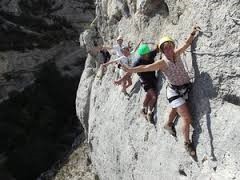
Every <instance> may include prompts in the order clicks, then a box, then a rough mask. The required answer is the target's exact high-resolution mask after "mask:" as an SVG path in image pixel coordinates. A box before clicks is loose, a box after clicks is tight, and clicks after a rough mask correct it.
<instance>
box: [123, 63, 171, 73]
mask: <svg viewBox="0 0 240 180" xmlns="http://www.w3.org/2000/svg"><path fill="white" fill-rule="evenodd" d="M122 67H123V70H124V71H126V72H130V73H138V72H149V71H157V70H162V69H164V68H165V67H166V63H165V62H164V60H158V61H156V62H154V63H152V64H149V65H140V66H136V67H132V68H130V67H128V66H127V65H125V64H122Z"/></svg>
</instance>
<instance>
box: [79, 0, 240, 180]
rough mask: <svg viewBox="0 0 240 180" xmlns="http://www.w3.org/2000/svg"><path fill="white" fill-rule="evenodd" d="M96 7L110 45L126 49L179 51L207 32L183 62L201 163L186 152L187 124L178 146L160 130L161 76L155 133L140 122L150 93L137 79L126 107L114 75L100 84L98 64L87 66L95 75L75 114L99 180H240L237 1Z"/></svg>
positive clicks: (83, 85)
mask: <svg viewBox="0 0 240 180" xmlns="http://www.w3.org/2000/svg"><path fill="white" fill-rule="evenodd" d="M96 5H97V6H96V12H97V14H96V16H97V23H96V24H97V28H98V31H99V34H100V36H101V37H102V39H103V42H104V43H106V44H108V43H114V42H115V38H116V37H117V36H118V35H119V34H120V35H122V36H123V38H124V41H125V42H127V41H128V40H131V41H132V42H137V41H138V40H139V39H140V38H143V39H144V40H145V42H152V43H157V42H158V40H159V38H160V36H163V35H170V36H172V37H174V38H175V39H176V44H177V45H179V44H180V43H181V42H182V41H184V39H185V38H186V36H188V34H189V33H190V32H191V28H192V26H193V25H194V24H195V23H197V24H198V25H199V26H201V28H202V31H201V32H200V33H199V36H198V37H197V38H196V39H195V41H194V43H193V44H192V46H191V48H189V50H188V51H187V52H186V55H185V57H184V58H185V59H186V63H187V69H188V71H189V74H190V75H191V76H192V77H193V81H194V86H193V90H192V93H191V109H192V114H193V123H192V129H191V134H192V137H193V142H194V144H195V146H196V148H197V156H198V160H197V161H193V160H192V159H191V158H190V157H189V156H188V155H187V154H186V153H185V151H184V148H183V140H182V139H183V138H182V135H181V131H180V127H181V119H179V121H178V125H177V134H178V138H177V140H175V139H174V138H172V137H171V136H170V135H169V134H167V133H165V132H164V130H163V128H162V127H163V124H164V121H165V120H166V116H167V104H168V103H167V100H166V97H165V94H166V92H165V86H166V82H165V80H164V78H163V77H162V75H161V74H160V75H159V82H158V85H159V95H158V103H157V112H156V119H157V122H156V126H154V125H152V124H150V123H148V122H146V121H145V120H144V118H143V117H141V116H140V114H139V109H140V107H141V103H142V101H143V96H144V92H143V90H142V89H141V88H140V85H139V83H138V81H137V80H138V77H137V75H134V76H133V79H134V83H133V86H132V87H131V88H130V90H131V97H130V99H128V98H126V97H125V96H123V95H122V94H121V93H120V91H119V90H118V87H116V86H114V85H113V84H112V81H113V80H114V73H113V72H112V71H111V70H110V69H109V70H108V71H107V73H106V74H105V76H104V77H103V79H102V80H98V79H95V78H94V74H93V73H92V71H95V66H94V64H95V62H93V61H91V60H90V59H89V58H88V61H89V63H90V62H91V63H90V64H91V66H92V67H91V66H87V67H86V69H85V71H84V73H85V76H82V78H81V82H80V84H79V88H78V92H77V100H76V108H77V112H78V117H79V118H80V121H81V122H82V123H83V126H84V128H85V131H86V132H87V136H88V141H89V146H90V149H91V153H90V157H91V160H92V163H93V166H94V167H95V170H96V171H97V173H98V175H99V178H100V179H104V180H105V179H109V180H110V179H111V180H113V179H114V180H120V179H124V180H128V179H129V180H130V179H131V180H134V179H135V180H147V179H152V180H155V179H156V180H159V179H162V180H165V179H196V180H202V179H221V180H227V179H240V174H239V172H240V169H239V163H240V159H239V156H238V155H237V154H238V151H239V149H240V144H239V138H238V134H239V133H240V131H239V129H240V128H239V120H240V119H239V112H240V103H239V100H240V93H239V73H240V70H239V65H240V64H239V62H240V61H239V60H240V56H239V52H240V44H239V37H240V36H239V35H240V34H239V24H240V20H239V19H240V14H239V11H238V9H239V8H240V3H239V1H237V0H233V1H231V2H229V1H206V0H203V1H192V2H189V1H180V0H174V1H169V0H165V1H158V0H136V1H129V0H128V1H126V0H122V1H117V0H102V1H100V0H99V1H96ZM152 48H153V46H152ZM81 112H82V115H81Z"/></svg>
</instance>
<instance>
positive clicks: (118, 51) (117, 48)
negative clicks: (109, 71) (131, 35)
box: [100, 36, 123, 57]
mask: <svg viewBox="0 0 240 180" xmlns="http://www.w3.org/2000/svg"><path fill="white" fill-rule="evenodd" d="M122 47H123V37H122V36H118V38H117V44H115V45H113V46H112V47H108V46H103V47H100V48H101V49H107V50H109V51H110V50H113V52H114V53H116V55H117V56H118V57H121V56H123V54H122V51H121V48H122Z"/></svg>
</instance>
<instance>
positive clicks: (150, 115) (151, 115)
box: [146, 112, 154, 124]
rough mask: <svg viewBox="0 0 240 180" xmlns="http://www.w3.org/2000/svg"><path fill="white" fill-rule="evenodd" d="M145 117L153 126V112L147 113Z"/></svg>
mask: <svg viewBox="0 0 240 180" xmlns="http://www.w3.org/2000/svg"><path fill="white" fill-rule="evenodd" d="M146 116H147V117H146V118H147V120H148V121H149V122H150V123H152V124H154V118H153V112H150V113H147V115H146Z"/></svg>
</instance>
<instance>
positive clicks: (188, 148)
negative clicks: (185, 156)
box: [184, 142, 196, 156]
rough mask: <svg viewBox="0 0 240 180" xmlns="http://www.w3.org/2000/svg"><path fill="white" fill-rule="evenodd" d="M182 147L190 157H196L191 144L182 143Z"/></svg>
mask: <svg viewBox="0 0 240 180" xmlns="http://www.w3.org/2000/svg"><path fill="white" fill-rule="evenodd" d="M184 147H185V149H186V151H187V152H188V153H189V155H190V156H196V150H195V148H194V146H193V143H191V142H184Z"/></svg>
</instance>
